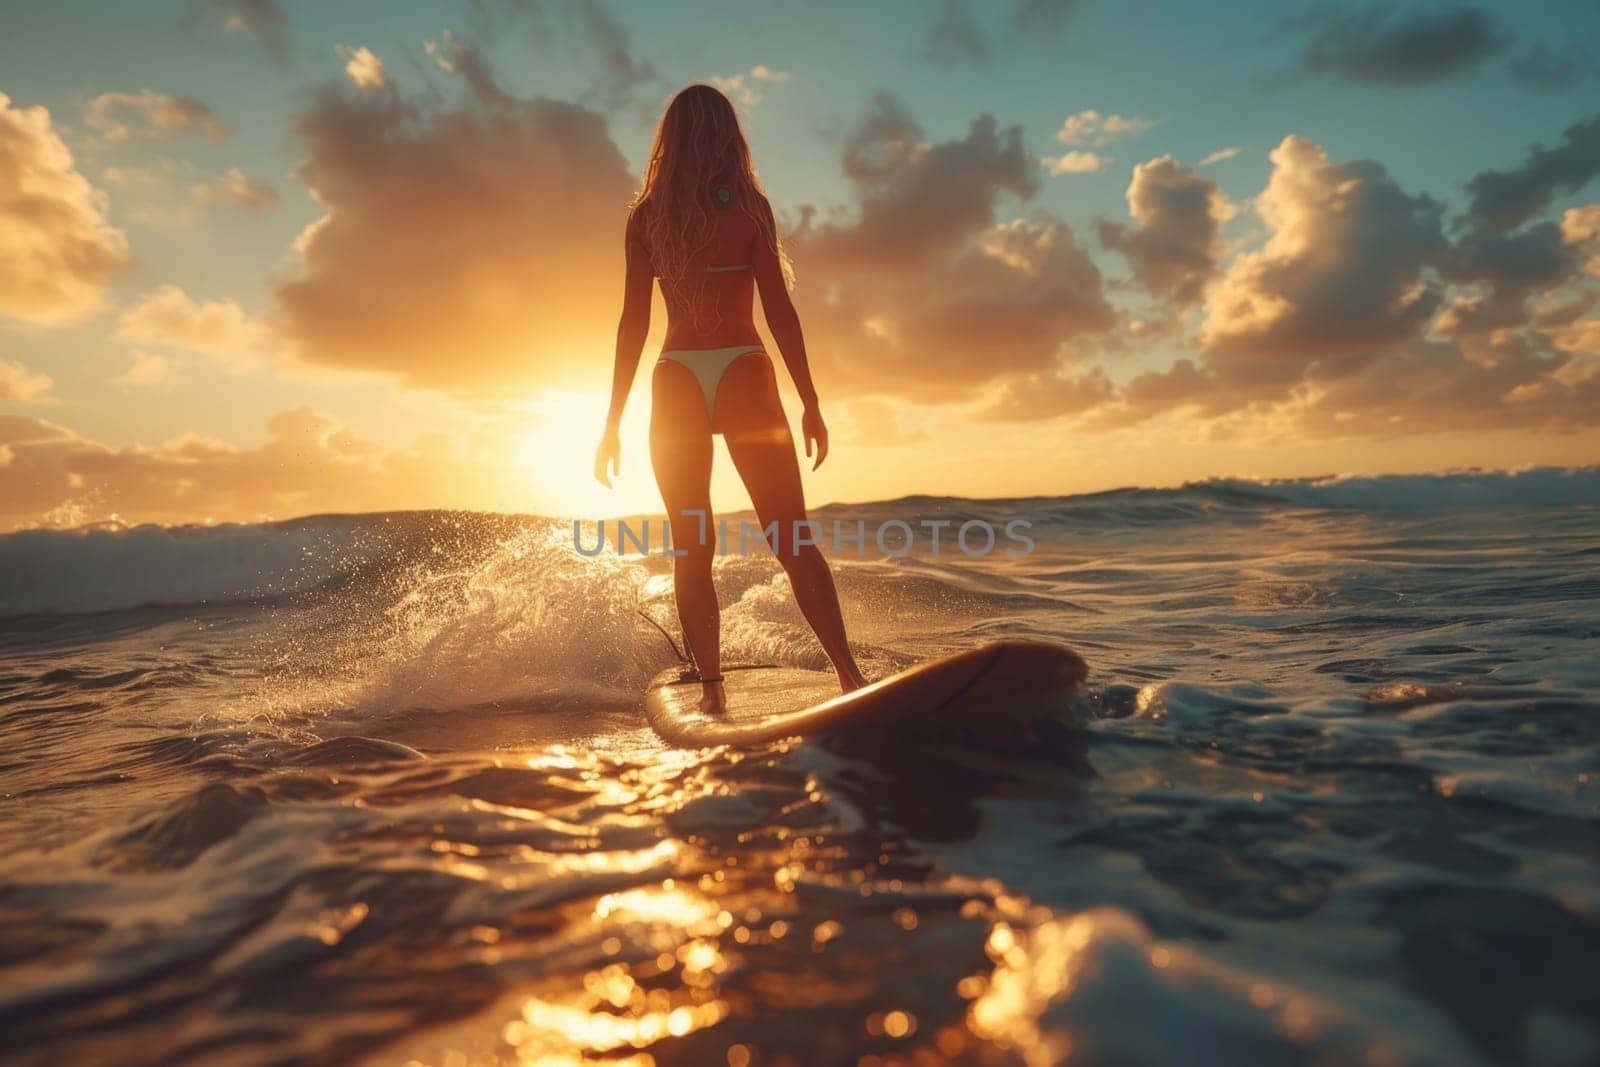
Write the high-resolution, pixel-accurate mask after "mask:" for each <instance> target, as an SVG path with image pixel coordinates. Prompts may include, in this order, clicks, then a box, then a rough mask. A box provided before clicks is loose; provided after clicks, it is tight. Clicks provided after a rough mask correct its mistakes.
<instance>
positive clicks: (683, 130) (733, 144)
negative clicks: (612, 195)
mask: <svg viewBox="0 0 1600 1067" xmlns="http://www.w3.org/2000/svg"><path fill="white" fill-rule="evenodd" d="M718 187H726V188H727V189H728V191H729V192H730V193H731V194H732V200H731V201H730V202H729V203H728V204H727V205H726V207H725V208H724V209H723V210H726V209H729V208H731V209H737V210H739V211H743V212H744V213H745V214H746V215H748V216H750V218H751V219H752V220H753V221H754V222H755V224H756V229H757V230H758V231H759V232H760V234H761V237H762V239H763V240H765V241H766V242H767V245H768V246H769V247H770V248H771V249H772V250H773V252H774V253H775V254H776V255H777V257H778V262H779V263H781V264H782V265H783V275H784V281H785V282H786V283H787V284H789V285H790V286H792V285H793V284H794V275H793V271H792V269H791V268H790V265H789V259H788V256H787V255H786V254H785V253H784V250H783V247H782V245H781V243H780V242H779V240H778V233H777V230H776V228H775V227H774V226H773V225H772V223H771V221H770V218H771V217H770V215H769V214H768V212H765V211H762V210H760V208H759V206H758V204H759V199H760V198H761V197H763V196H765V191H764V190H763V189H762V187H761V182H760V180H759V179H758V178H757V177H756V172H755V167H754V166H753V165H752V164H751V162H750V146H749V144H748V143H746V141H745V139H744V131H743V130H741V129H740V128H739V116H738V115H737V114H736V113H735V111H734V109H733V104H732V102H730V101H729V100H728V98H727V97H726V96H724V95H723V94H722V93H721V92H719V91H717V90H716V89H714V88H712V87H711V86H709V85H691V86H689V87H688V88H687V89H684V90H683V91H681V92H679V93H678V94H677V95H676V96H674V97H673V98H672V100H671V102H670V103H668V104H667V109H666V111H665V112H663V113H662V115H661V122H660V124H659V125H658V126H657V127H656V137H655V143H654V144H653V145H652V146H651V148H650V161H649V163H647V164H646V165H645V168H644V182H643V183H642V184H641V186H640V188H639V192H638V193H637V194H636V195H635V196H634V198H633V203H632V204H631V205H630V208H629V210H630V212H639V211H641V210H642V212H643V213H642V214H641V215H640V216H639V224H640V229H641V232H642V234H643V237H644V242H645V247H646V248H648V249H649V251H650V259H651V262H652V264H653V265H654V267H655V271H656V276H657V277H659V278H660V279H661V288H662V290H663V295H666V296H669V297H672V298H674V299H675V302H676V303H678V304H679V305H680V306H682V307H684V308H686V309H687V310H688V311H689V314H690V316H691V318H692V319H693V320H694V322H695V324H696V325H697V326H698V325H700V318H701V315H702V312H703V310H704V295H705V286H706V282H707V274H706V272H705V270H704V267H705V264H704V262H702V260H703V258H704V255H705V252H706V249H707V248H709V247H710V245H711V241H712V239H713V238H714V237H715V236H716V218H715V216H716V213H717V211H718V210H719V209H718V207H717V206H716V205H715V204H714V203H713V201H712V196H713V194H714V191H715V190H716V189H717V188H718Z"/></svg>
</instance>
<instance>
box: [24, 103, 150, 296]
mask: <svg viewBox="0 0 1600 1067" xmlns="http://www.w3.org/2000/svg"><path fill="white" fill-rule="evenodd" d="M105 210H106V203H105V197H104V196H103V195H102V194H101V193H99V192H98V191H96V190H95V189H94V187H93V186H91V185H90V184H89V181H88V179H86V178H84V176H83V175H82V174H80V173H79V172H78V169H77V166H76V165H75V164H74V162H73V159H72V153H71V152H69V151H68V150H67V146H66V145H64V144H62V142H61V138H60V137H59V136H57V135H56V132H55V130H54V128H53V127H52V125H51V122H50V113H49V112H48V111H46V110H45V109H44V108H42V107H31V108H24V107H13V106H12V103H11V98H10V97H8V96H6V95H5V94H4V93H0V313H4V314H6V315H9V316H11V317H12V318H14V319H16V320H17V321H19V322H23V323H27V324H30V325H36V326H49V325H55V324H58V323H63V322H68V321H71V320H74V319H78V318H81V317H83V316H85V315H87V314H90V313H91V312H93V311H95V310H96V309H98V308H99V307H100V304H101V300H102V298H103V295H104V291H105V286H106V283H107V281H108V280H109V279H110V278H111V277H112V275H114V274H116V273H117V272H118V271H120V270H122V269H123V268H125V267H126V266H128V264H129V262H130V258H129V254H128V242H127V238H126V237H124V236H123V233H122V231H121V230H118V229H116V228H115V227H113V226H111V225H110V224H109V223H107V222H106V219H105Z"/></svg>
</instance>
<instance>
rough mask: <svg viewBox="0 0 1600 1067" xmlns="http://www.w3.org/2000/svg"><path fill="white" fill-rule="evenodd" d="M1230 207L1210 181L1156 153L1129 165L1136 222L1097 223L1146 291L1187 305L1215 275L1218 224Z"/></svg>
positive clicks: (1102, 236)
mask: <svg viewBox="0 0 1600 1067" xmlns="http://www.w3.org/2000/svg"><path fill="white" fill-rule="evenodd" d="M1234 212H1235V208H1234V206H1233V203H1232V202H1231V201H1230V200H1229V199H1228V196H1227V194H1226V193H1224V192H1223V191H1222V189H1221V187H1220V186H1218V185H1217V183H1216V182H1214V181H1210V180H1209V179H1206V178H1201V177H1199V176H1198V175H1197V174H1196V173H1195V172H1194V171H1193V170H1191V169H1189V168H1188V167H1184V166H1180V165H1179V163H1178V162H1177V161H1176V160H1175V159H1173V158H1172V157H1171V156H1162V157H1160V158H1159V159H1152V160H1150V161H1149V162H1148V163H1140V164H1138V165H1137V166H1135V167H1134V168H1133V180H1132V182H1131V183H1130V184H1129V185H1128V213H1129V214H1131V215H1132V216H1133V218H1134V221H1135V222H1137V223H1138V225H1137V226H1134V227H1132V228H1129V227H1127V226H1124V225H1122V224H1120V223H1112V222H1105V223H1102V224H1101V225H1100V242H1101V244H1102V245H1104V246H1105V247H1107V248H1114V249H1116V250H1117V251H1119V252H1121V253H1122V254H1123V255H1124V256H1126V257H1127V259H1128V263H1129V264H1130V265H1131V266H1132V267H1133V277H1134V280H1136V281H1137V282H1138V283H1139V284H1140V285H1142V286H1144V288H1145V290H1146V291H1147V292H1149V293H1150V294H1152V295H1154V296H1160V297H1170V298H1171V299H1172V300H1173V301H1174V302H1175V303H1177V304H1179V305H1188V304H1192V303H1194V302H1195V301H1197V300H1199V299H1200V297H1201V296H1202V295H1204V293H1205V288H1206V286H1207V285H1208V284H1210V282H1211V279H1212V278H1213V277H1214V276H1215V275H1216V271H1217V262H1218V259H1219V258H1220V257H1221V255H1222V238H1221V235H1220V228H1221V225H1222V223H1224V222H1226V221H1227V220H1228V219H1230V218H1232V217H1233V215H1234Z"/></svg>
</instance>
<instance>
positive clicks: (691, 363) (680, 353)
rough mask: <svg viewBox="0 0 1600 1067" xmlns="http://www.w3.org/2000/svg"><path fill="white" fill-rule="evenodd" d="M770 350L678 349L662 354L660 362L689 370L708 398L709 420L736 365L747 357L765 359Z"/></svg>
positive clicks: (737, 347) (747, 347) (742, 347)
mask: <svg viewBox="0 0 1600 1067" xmlns="http://www.w3.org/2000/svg"><path fill="white" fill-rule="evenodd" d="M766 354H767V350H766V349H765V348H764V347H763V346H761V345H734V346H733V347H731V348H677V349H673V350H672V351H671V352H663V353H661V355H660V356H659V357H658V359H667V360H671V361H672V362H674V363H676V364H677V365H678V366H680V367H684V368H686V369H687V370H688V371H689V373H690V374H692V375H694V377H695V380H696V381H697V382H699V383H700V394H701V396H703V397H705V401H706V417H707V418H712V417H714V415H715V406H716V402H717V386H718V385H720V384H721V383H722V376H723V375H724V374H726V373H727V372H728V368H729V367H731V366H733V364H734V362H735V361H737V360H738V359H740V358H741V357H744V356H756V355H759V356H764V355H766Z"/></svg>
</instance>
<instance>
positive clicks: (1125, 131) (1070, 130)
mask: <svg viewBox="0 0 1600 1067" xmlns="http://www.w3.org/2000/svg"><path fill="white" fill-rule="evenodd" d="M1154 125H1156V122H1155V120H1154V119H1146V118H1140V117H1139V116H1137V115H1132V116H1129V115H1102V114H1101V113H1100V112H1098V111H1096V110H1094V109H1093V108H1085V109H1084V110H1082V111H1079V112H1078V113H1077V114H1074V115H1068V116H1067V119H1066V121H1065V122H1063V123H1062V124H1061V129H1059V130H1057V131H1056V140H1058V141H1060V142H1061V143H1062V144H1081V145H1103V144H1108V143H1110V142H1111V141H1115V140H1117V139H1118V138H1119V137H1132V136H1134V135H1135V134H1139V133H1143V132H1144V131H1145V130H1148V129H1150V127H1152V126H1154Z"/></svg>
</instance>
